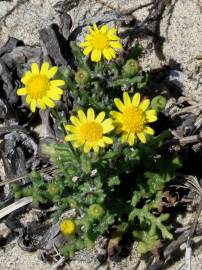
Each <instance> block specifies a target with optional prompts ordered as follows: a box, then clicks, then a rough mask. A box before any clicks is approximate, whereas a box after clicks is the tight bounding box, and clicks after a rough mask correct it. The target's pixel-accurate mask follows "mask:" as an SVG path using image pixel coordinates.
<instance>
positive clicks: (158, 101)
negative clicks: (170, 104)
mask: <svg viewBox="0 0 202 270" xmlns="http://www.w3.org/2000/svg"><path fill="white" fill-rule="evenodd" d="M166 103H167V100H166V98H165V97H163V96H156V97H154V98H153V99H152V101H151V107H152V109H154V110H156V111H157V112H160V111H162V110H163V109H164V108H165V106H166Z"/></svg>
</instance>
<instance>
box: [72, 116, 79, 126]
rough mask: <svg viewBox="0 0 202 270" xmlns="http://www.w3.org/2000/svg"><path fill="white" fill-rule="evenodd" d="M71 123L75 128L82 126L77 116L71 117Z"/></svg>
mask: <svg viewBox="0 0 202 270" xmlns="http://www.w3.org/2000/svg"><path fill="white" fill-rule="evenodd" d="M70 121H71V122H72V124H74V125H75V126H80V125H81V123H80V121H79V119H78V118H77V117H76V116H71V117H70Z"/></svg>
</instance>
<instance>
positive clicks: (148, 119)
mask: <svg viewBox="0 0 202 270" xmlns="http://www.w3.org/2000/svg"><path fill="white" fill-rule="evenodd" d="M156 120H157V116H155V115H153V116H149V117H147V122H148V123H152V122H155V121H156Z"/></svg>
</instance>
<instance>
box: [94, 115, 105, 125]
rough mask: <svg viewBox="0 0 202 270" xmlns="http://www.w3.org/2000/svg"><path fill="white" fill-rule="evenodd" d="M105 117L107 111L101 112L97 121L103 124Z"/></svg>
mask: <svg viewBox="0 0 202 270" xmlns="http://www.w3.org/2000/svg"><path fill="white" fill-rule="evenodd" d="M104 118H105V112H100V113H99V114H98V116H97V117H96V119H95V121H96V122H97V123H99V124H101V123H102V121H103V120H104Z"/></svg>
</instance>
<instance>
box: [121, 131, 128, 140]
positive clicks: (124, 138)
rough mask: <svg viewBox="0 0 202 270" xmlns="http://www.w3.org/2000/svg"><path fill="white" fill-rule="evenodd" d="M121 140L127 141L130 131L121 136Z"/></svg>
mask: <svg viewBox="0 0 202 270" xmlns="http://www.w3.org/2000/svg"><path fill="white" fill-rule="evenodd" d="M121 141H122V142H127V141H128V133H124V134H123V135H122V136H121Z"/></svg>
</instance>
